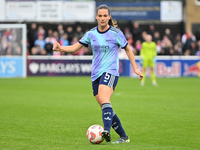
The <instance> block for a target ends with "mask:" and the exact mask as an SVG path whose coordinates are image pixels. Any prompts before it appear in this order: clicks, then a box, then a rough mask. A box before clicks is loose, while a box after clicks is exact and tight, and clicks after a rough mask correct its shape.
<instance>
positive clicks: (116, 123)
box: [112, 111, 127, 137]
mask: <svg viewBox="0 0 200 150" xmlns="http://www.w3.org/2000/svg"><path fill="white" fill-rule="evenodd" d="M112 128H113V129H114V130H115V132H117V134H119V136H120V137H127V135H126V133H125V131H124V129H123V127H122V124H121V122H120V120H119V118H118V117H117V115H116V114H115V112H114V111H113V121H112Z"/></svg>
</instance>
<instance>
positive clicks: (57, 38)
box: [53, 31, 60, 41]
mask: <svg viewBox="0 0 200 150" xmlns="http://www.w3.org/2000/svg"><path fill="white" fill-rule="evenodd" d="M53 37H54V38H55V39H56V41H59V40H60V37H59V34H58V32H57V31H54V32H53Z"/></svg>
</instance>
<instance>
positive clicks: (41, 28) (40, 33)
mask: <svg viewBox="0 0 200 150" xmlns="http://www.w3.org/2000/svg"><path fill="white" fill-rule="evenodd" d="M39 35H42V36H43V37H45V36H46V34H45V30H44V28H43V26H41V25H40V26H39V27H38V30H37V32H36V35H35V39H38V37H39Z"/></svg>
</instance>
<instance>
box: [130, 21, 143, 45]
mask: <svg viewBox="0 0 200 150" xmlns="http://www.w3.org/2000/svg"><path fill="white" fill-rule="evenodd" d="M141 34H142V30H141V29H140V26H139V23H138V22H134V23H133V29H132V35H133V40H134V41H133V45H134V46H135V42H136V41H137V40H141Z"/></svg>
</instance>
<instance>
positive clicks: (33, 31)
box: [28, 23, 37, 54]
mask: <svg viewBox="0 0 200 150" xmlns="http://www.w3.org/2000/svg"><path fill="white" fill-rule="evenodd" d="M36 33H37V25H36V23H32V24H31V28H30V30H29V31H28V40H29V53H30V54H31V49H32V47H34V42H35V40H36Z"/></svg>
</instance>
